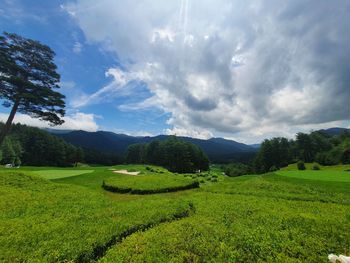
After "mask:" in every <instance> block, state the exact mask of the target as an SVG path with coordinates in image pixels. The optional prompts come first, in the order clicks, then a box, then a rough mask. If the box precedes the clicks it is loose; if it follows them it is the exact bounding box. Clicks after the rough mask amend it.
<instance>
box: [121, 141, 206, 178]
mask: <svg viewBox="0 0 350 263" xmlns="http://www.w3.org/2000/svg"><path fill="white" fill-rule="evenodd" d="M126 162H127V163H130V164H142V163H144V164H146V163H147V164H154V165H159V166H163V167H166V168H167V169H169V170H170V171H172V172H178V173H192V172H196V171H197V170H202V171H203V170H208V169H209V159H208V157H207V155H206V154H205V153H204V152H203V151H202V149H201V148H199V147H198V146H196V145H194V144H192V143H189V142H185V141H183V140H181V139H178V138H176V137H175V136H172V137H170V138H169V139H167V140H165V141H159V140H154V141H152V142H151V143H146V144H143V143H140V144H132V145H130V146H129V148H128V150H127V153H126Z"/></svg>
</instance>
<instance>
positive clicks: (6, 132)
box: [0, 99, 20, 146]
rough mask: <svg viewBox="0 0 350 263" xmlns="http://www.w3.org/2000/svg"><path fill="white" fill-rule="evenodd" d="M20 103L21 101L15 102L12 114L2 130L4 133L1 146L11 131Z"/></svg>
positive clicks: (1, 137)
mask: <svg viewBox="0 0 350 263" xmlns="http://www.w3.org/2000/svg"><path fill="white" fill-rule="evenodd" d="M19 101H20V99H17V100H16V101H15V103H14V104H13V106H12V109H11V112H10V115H9V117H8V119H7V121H6V124H5V126H4V128H3V129H2V131H1V133H0V146H1V144H2V143H3V141H4V139H5V137H6V135H7V134H8V132H9V131H10V129H11V124H12V121H13V118H14V117H15V114H16V112H17V109H18V105H19Z"/></svg>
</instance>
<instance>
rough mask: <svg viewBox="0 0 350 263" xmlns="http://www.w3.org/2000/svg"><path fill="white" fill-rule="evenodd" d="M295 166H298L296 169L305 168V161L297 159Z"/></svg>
mask: <svg viewBox="0 0 350 263" xmlns="http://www.w3.org/2000/svg"><path fill="white" fill-rule="evenodd" d="M297 166H298V170H305V169H306V168H305V163H304V162H303V161H299V162H298V163H297Z"/></svg>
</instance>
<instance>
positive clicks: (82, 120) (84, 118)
mask: <svg viewBox="0 0 350 263" xmlns="http://www.w3.org/2000/svg"><path fill="white" fill-rule="evenodd" d="M96 117H97V116H95V115H94V114H87V113H82V112H76V113H73V114H70V115H66V116H65V117H64V118H63V119H64V121H65V122H64V124H62V125H60V126H53V127H52V126H50V125H49V124H48V123H47V122H44V121H41V120H39V119H37V118H31V117H30V116H29V115H26V114H20V113H17V114H16V115H15V118H14V121H13V122H14V123H21V124H26V125H29V126H34V127H39V128H53V129H58V130H84V131H91V132H94V131H97V130H98V128H99V127H98V125H97V123H96V120H95V119H96ZM7 118H8V114H6V113H0V121H1V122H6V120H7Z"/></svg>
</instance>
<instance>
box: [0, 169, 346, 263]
mask: <svg viewBox="0 0 350 263" xmlns="http://www.w3.org/2000/svg"><path fill="white" fill-rule="evenodd" d="M150 168H151V170H150ZM111 169H127V170H129V171H140V172H141V175H140V176H129V177H125V176H126V175H119V174H115V173H113V171H111ZM346 169H348V168H347V167H341V168H340V167H331V168H329V167H327V168H326V167H321V171H308V170H306V171H303V172H299V171H296V169H295V168H294V169H293V167H288V168H286V169H284V171H279V172H277V173H270V174H265V175H258V176H256V175H250V176H242V177H237V178H228V177H225V176H223V175H222V173H221V171H220V170H219V169H218V168H217V167H215V168H214V169H213V170H212V171H211V172H206V173H203V174H193V175H192V174H189V175H186V176H183V175H176V174H172V173H169V172H168V171H166V170H164V169H162V168H158V167H149V168H147V167H146V166H116V167H98V168H91V167H89V168H86V170H85V168H77V169H74V168H71V169H67V174H73V175H74V176H73V175H72V176H69V177H65V178H59V179H55V180H50V181H49V180H46V179H43V178H41V177H40V176H39V175H35V173H34V172H32V171H33V170H35V171H37V170H41V171H42V172H43V174H45V169H37V168H35V167H31V168H23V169H22V168H20V169H17V170H13V171H11V172H9V171H8V170H0V178H1V179H0V194H1V196H2V198H1V199H0V200H1V201H0V208H1V211H3V213H2V214H1V216H0V223H1V224H0V226H1V229H0V261H3V262H21V261H28V262H42V261H49V262H55V261H69V260H72V261H73V262H86V261H101V262H328V259H327V256H328V254H330V253H336V254H347V255H349V254H350V231H349V229H350V181H348V178H349V177H350V172H344V173H345V174H344V175H341V174H340V175H339V174H338V172H340V173H343V171H344V170H346ZM46 170H47V174H49V173H50V170H51V171H52V170H61V169H56V168H55V169H53V168H51V169H50V168H46ZM63 170H64V169H63ZM74 170H76V171H77V172H78V171H79V173H80V172H81V171H82V170H84V172H85V171H88V170H93V172H89V173H84V174H79V175H76V174H74V173H71V171H74ZM293 170H294V171H293ZM304 172H305V173H304ZM309 172H312V174H313V172H315V173H316V172H319V174H317V175H311V176H312V178H313V179H312V180H310V179H309V178H307V179H305V178H304V177H305V176H310V173H309ZM60 173H61V172H60ZM288 173H293V176H289V174H288ZM346 174H348V176H349V177H346ZM67 176H68V175H67ZM148 176H149V177H150V178H152V177H156V178H157V180H158V177H159V178H164V180H163V181H162V182H161V181H159V184H161V186H163V185H169V184H173V183H174V182H175V181H176V182H177V180H180V181H181V183H182V182H183V180H184V181H193V180H199V181H200V182H201V185H200V188H199V189H194V190H187V191H179V192H174V193H167V194H156V195H146V196H138V195H130V194H115V193H110V192H107V191H105V190H104V189H102V187H101V185H102V182H103V181H108V180H111V181H113V182H115V183H117V184H125V185H128V186H130V185H136V186H137V187H146V188H147V189H150V188H152V187H159V184H158V185H157V184H154V185H153V184H152V183H149V182H150V181H147V179H145V178H147V177H148ZM162 176H163V177H162ZM48 178H50V177H48ZM51 178H52V177H51ZM125 178H131V179H125ZM170 178H171V179H170ZM320 178H321V179H320ZM327 178H328V179H327ZM336 178H337V179H336ZM52 179H53V178H52ZM139 179H140V180H139ZM172 179H174V180H175V179H176V180H175V181H173V180H172ZM138 180H139V181H138ZM149 180H153V179H149Z"/></svg>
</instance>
